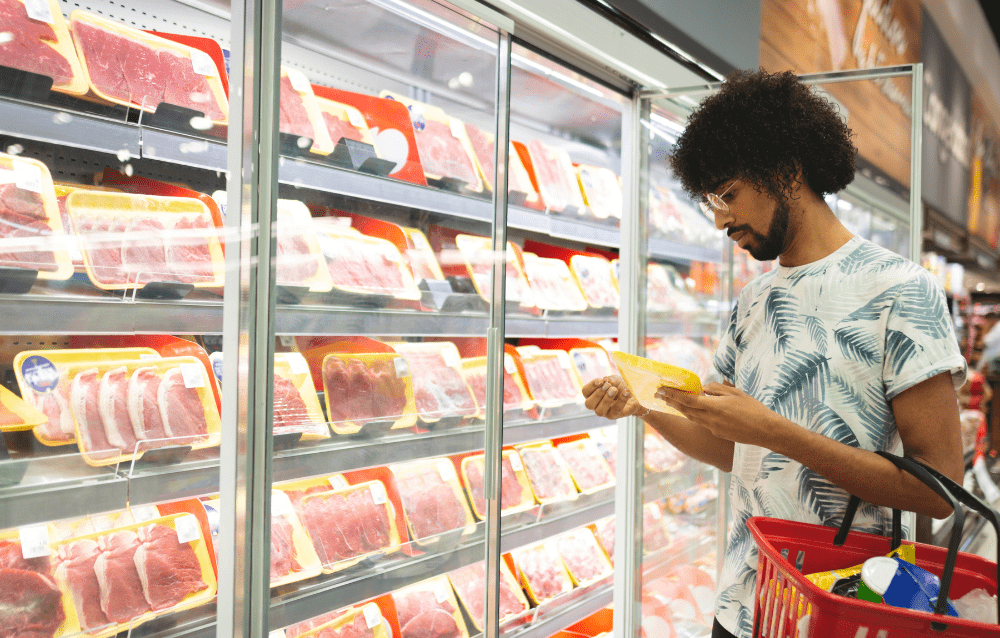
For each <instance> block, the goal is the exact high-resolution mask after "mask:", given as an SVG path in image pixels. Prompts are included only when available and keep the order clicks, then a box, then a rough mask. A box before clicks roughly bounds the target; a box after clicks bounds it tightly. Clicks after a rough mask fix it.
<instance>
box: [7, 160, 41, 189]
mask: <svg viewBox="0 0 1000 638" xmlns="http://www.w3.org/2000/svg"><path fill="white" fill-rule="evenodd" d="M14 185H15V186H17V187H18V188H20V189H22V190H26V191H31V192H32V193H41V192H42V167H41V166H39V165H38V164H32V163H31V162H23V161H19V160H14Z"/></svg>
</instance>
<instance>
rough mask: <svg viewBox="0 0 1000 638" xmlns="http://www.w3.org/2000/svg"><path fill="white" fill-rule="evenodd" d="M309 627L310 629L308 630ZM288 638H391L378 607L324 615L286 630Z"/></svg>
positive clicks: (366, 606)
mask: <svg viewBox="0 0 1000 638" xmlns="http://www.w3.org/2000/svg"><path fill="white" fill-rule="evenodd" d="M306 627H308V628H306ZM285 635H286V636H287V638H297V637H301V638H391V636H390V635H389V632H388V631H387V629H386V625H385V623H384V621H383V619H382V612H381V610H380V609H379V607H378V605H376V604H375V603H369V604H367V605H364V606H363V607H359V608H352V609H349V610H347V611H346V612H345V611H338V612H332V613H330V614H324V615H323V616H321V617H320V618H318V619H314V620H312V621H309V622H306V623H300V624H298V625H295V626H294V627H289V628H288V629H286V630H285Z"/></svg>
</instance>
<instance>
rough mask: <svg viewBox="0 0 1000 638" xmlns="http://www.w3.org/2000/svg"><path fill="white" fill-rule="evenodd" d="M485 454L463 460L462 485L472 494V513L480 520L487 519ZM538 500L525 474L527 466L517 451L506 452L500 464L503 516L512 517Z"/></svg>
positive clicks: (470, 456) (480, 453) (476, 454)
mask: <svg viewBox="0 0 1000 638" xmlns="http://www.w3.org/2000/svg"><path fill="white" fill-rule="evenodd" d="M484 459H485V457H484V456H483V453H482V452H478V453H475V454H471V455H469V456H466V457H465V458H463V459H462V485H464V486H465V491H466V493H467V494H468V495H469V502H470V503H472V511H473V512H474V513H475V514H476V518H478V519H479V520H481V521H482V520H486V496H485V494H484V493H483V486H484V476H485V472H486V466H485V460H484ZM534 505H535V497H534V495H533V494H532V492H531V483H530V482H529V481H528V476H527V474H525V472H524V465H523V464H522V463H521V457H520V456H519V455H518V453H517V451H516V450H504V451H503V455H502V457H501V461H500V514H501V515H503V514H511V513H513V512H521V511H524V510H526V509H531V508H532V507H534Z"/></svg>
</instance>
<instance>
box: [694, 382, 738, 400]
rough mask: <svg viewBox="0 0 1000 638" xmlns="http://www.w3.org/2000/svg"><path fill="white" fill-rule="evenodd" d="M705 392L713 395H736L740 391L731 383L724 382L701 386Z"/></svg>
mask: <svg viewBox="0 0 1000 638" xmlns="http://www.w3.org/2000/svg"><path fill="white" fill-rule="evenodd" d="M702 390H703V391H704V392H705V394H707V395H709V396H713V397H721V396H736V395H739V394H741V392H740V391H739V390H738V389H736V388H734V387H733V386H731V385H725V384H724V383H709V384H708V385H706V386H705V387H703V388H702Z"/></svg>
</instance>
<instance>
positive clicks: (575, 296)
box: [524, 252, 587, 312]
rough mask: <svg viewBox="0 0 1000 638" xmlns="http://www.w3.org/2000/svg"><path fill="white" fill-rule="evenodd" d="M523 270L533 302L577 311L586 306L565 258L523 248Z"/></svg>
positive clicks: (584, 308)
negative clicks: (537, 253) (540, 253)
mask: <svg viewBox="0 0 1000 638" xmlns="http://www.w3.org/2000/svg"><path fill="white" fill-rule="evenodd" d="M524 274H525V275H527V277H528V283H529V284H530V285H531V292H532V293H533V295H534V299H535V304H536V305H537V306H538V307H539V308H541V309H542V310H559V311H568V312H581V311H584V310H586V309H587V300H586V299H585V298H584V296H583V293H582V292H581V291H580V287H579V285H578V284H577V283H576V280H575V279H573V274H572V273H570V271H569V266H567V265H566V262H565V261H563V260H561V259H549V258H547V257H539V256H538V255H536V254H534V253H529V252H526V253H524Z"/></svg>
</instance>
